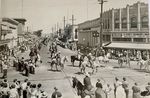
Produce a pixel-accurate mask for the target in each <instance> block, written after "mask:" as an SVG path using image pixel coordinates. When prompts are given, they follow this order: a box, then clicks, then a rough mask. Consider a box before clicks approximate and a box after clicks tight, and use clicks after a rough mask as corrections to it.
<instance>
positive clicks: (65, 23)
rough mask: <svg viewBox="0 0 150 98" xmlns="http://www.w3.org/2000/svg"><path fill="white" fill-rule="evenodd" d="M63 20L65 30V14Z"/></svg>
mask: <svg viewBox="0 0 150 98" xmlns="http://www.w3.org/2000/svg"><path fill="white" fill-rule="evenodd" d="M63 22H64V30H65V27H66V19H65V16H64V20H63Z"/></svg>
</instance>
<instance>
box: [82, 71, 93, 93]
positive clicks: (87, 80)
mask: <svg viewBox="0 0 150 98" xmlns="http://www.w3.org/2000/svg"><path fill="white" fill-rule="evenodd" d="M83 83H84V86H85V89H87V90H88V91H90V90H91V89H92V83H91V79H90V75H89V74H88V73H86V74H85V78H84V80H83Z"/></svg>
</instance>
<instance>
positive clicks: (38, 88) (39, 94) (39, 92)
mask: <svg viewBox="0 0 150 98" xmlns="http://www.w3.org/2000/svg"><path fill="white" fill-rule="evenodd" d="M41 87H42V84H40V83H39V84H38V85H37V97H38V98H41V96H42V93H41V91H42V90H41Z"/></svg>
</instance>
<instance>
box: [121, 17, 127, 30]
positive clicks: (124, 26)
mask: <svg viewBox="0 0 150 98" xmlns="http://www.w3.org/2000/svg"><path fill="white" fill-rule="evenodd" d="M122 28H127V18H123V19H122Z"/></svg>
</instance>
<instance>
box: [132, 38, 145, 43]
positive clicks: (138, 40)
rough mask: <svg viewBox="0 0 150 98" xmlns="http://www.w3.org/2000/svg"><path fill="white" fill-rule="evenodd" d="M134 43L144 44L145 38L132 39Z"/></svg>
mask: <svg viewBox="0 0 150 98" xmlns="http://www.w3.org/2000/svg"><path fill="white" fill-rule="evenodd" d="M133 40H134V42H146V39H145V38H134V39H133Z"/></svg>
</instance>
